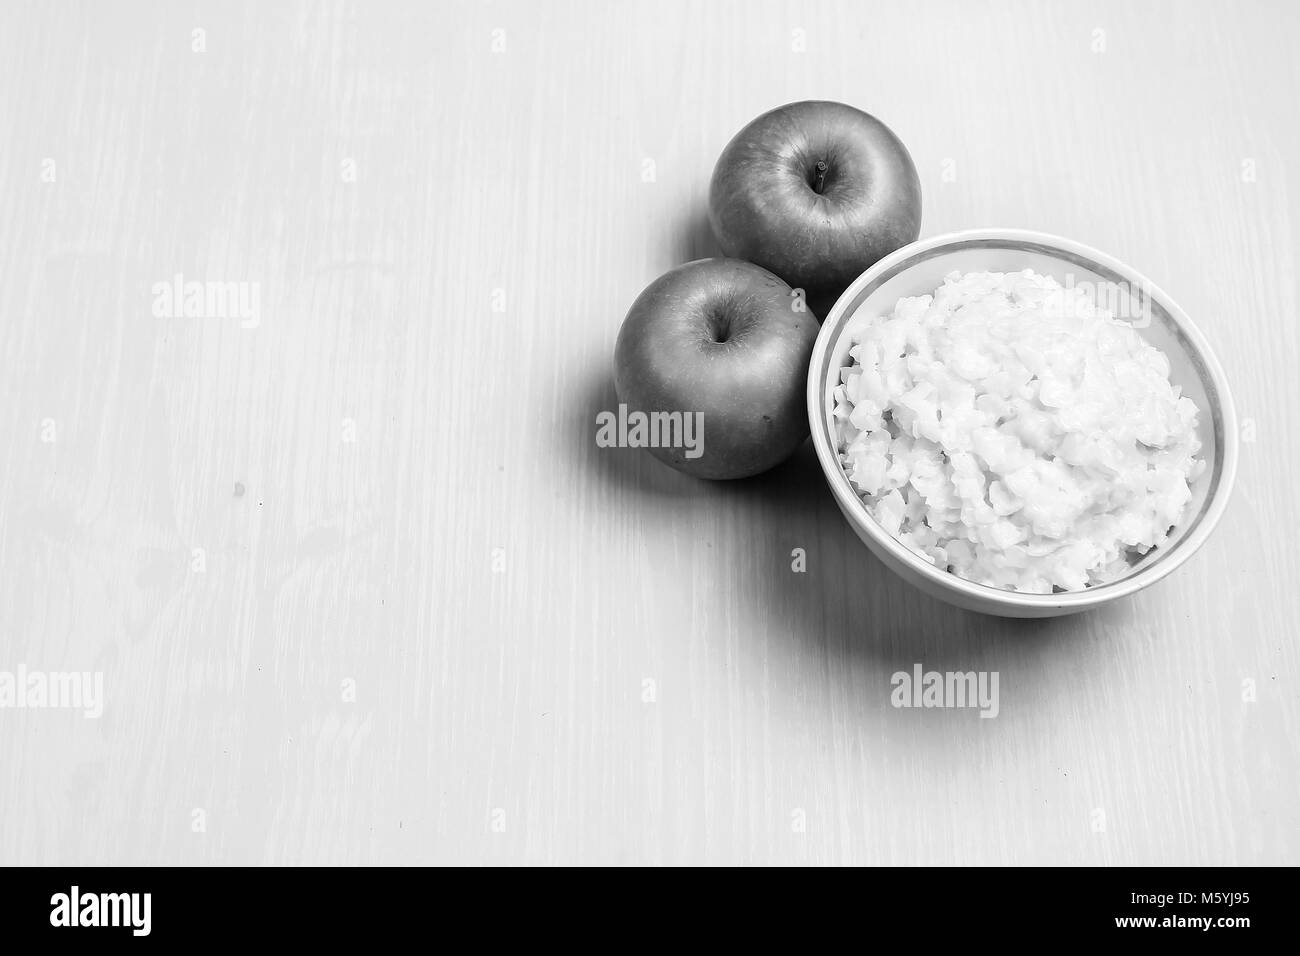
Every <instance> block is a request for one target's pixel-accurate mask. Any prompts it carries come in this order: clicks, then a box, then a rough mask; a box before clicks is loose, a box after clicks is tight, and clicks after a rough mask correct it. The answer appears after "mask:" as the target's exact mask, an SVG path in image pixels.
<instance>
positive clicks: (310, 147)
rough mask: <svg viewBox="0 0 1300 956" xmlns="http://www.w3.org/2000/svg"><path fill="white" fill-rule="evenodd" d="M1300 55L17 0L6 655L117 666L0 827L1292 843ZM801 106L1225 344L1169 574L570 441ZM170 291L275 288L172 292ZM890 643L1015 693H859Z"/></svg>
mask: <svg viewBox="0 0 1300 956" xmlns="http://www.w3.org/2000/svg"><path fill="white" fill-rule="evenodd" d="M195 29H202V30H204V31H205V33H204V34H203V38H204V44H205V49H204V51H203V52H195V51H194V49H193V45H194V34H193V33H192V31H193V30H195ZM497 31H501V32H497ZM797 31H802V32H801V33H800V32H797ZM1099 31H1100V32H1099ZM800 40H802V42H803V47H802V49H801V48H800ZM1297 40H1300V14H1298V12H1297V7H1296V5H1295V4H1291V3H1284V2H1281V0H1279V2H1273V3H1268V2H1248V3H1242V4H1233V5H1231V6H1228V5H1224V4H1215V3H1211V2H1185V3H1174V2H1165V3H1144V4H1131V3H1121V2H1086V3H1074V4H1070V5H1064V4H1044V3H1032V2H1024V3H971V2H962V3H956V2H952V3H938V2H917V0H909V2H897V3H894V2H890V3H870V4H864V3H858V2H848V0H844V2H826V3H796V2H755V3H745V4H740V3H708V4H705V3H682V2H661V0H653V2H637V3H619V4H611V3H600V2H596V0H591V2H582V3H578V2H568V3H559V2H544V3H526V2H496V3H483V4H466V5H457V4H448V3H434V4H422V3H415V2H410V3H405V4H397V3H372V2H365V3H361V2H353V3H345V4H334V5H319V4H307V3H302V4H284V3H274V4H269V3H252V2H249V3H246V4H242V5H238V4H235V5H232V4H227V3H215V2H199V3H194V4H185V5H176V4H167V3H162V2H158V3H150V4H125V3H113V4H107V3H102V4H101V3H90V2H86V3H81V4H46V3H42V4H31V5H27V6H16V5H13V4H5V5H4V9H3V12H2V13H0V135H2V136H3V139H2V140H0V145H2V148H0V213H2V214H0V323H2V325H0V328H2V329H3V335H0V368H2V369H3V372H2V374H0V429H2V431H3V442H2V443H0V448H2V449H3V450H2V451H0V624H2V625H3V629H2V631H0V670H3V669H12V668H14V667H16V666H17V665H18V664H20V663H21V664H24V665H25V666H27V667H28V668H32V669H45V670H51V671H53V670H64V669H66V670H98V671H102V672H103V673H104V681H105V697H106V701H105V710H104V715H103V717H102V718H100V719H99V720H88V719H83V718H82V717H81V716H80V715H78V714H76V713H72V712H68V711H60V710H0V863H22V864H35V863H40V864H45V863H63V864H142V863H169V864H170V863H207V864H227V863H268V864H271V863H275V864H281V863H323V864H344V863H349V864H351V863H416V862H447V863H483V862H491V863H578V862H590V863H628V862H637V863H793V864H804V863H818V864H822V863H827V864H844V863H957V864H966V863H997V864H1001V863H1030V862H1042V863H1080V864H1131V863H1167V864H1210V863H1230V864H1232V863H1292V864H1294V863H1297V862H1300V816H1298V810H1297V804H1298V801H1297V795H1298V794H1300V773H1298V766H1300V761H1298V759H1297V745H1296V737H1297V733H1298V732H1300V726H1298V719H1300V707H1298V698H1297V677H1298V676H1300V668H1298V666H1297V664H1298V661H1297V650H1296V635H1297V625H1300V613H1298V612H1300V605H1298V602H1297V598H1296V587H1295V583H1294V582H1295V581H1296V580H1297V578H1300V567H1297V563H1298V562H1297V557H1296V549H1295V547H1294V544H1293V538H1294V532H1295V530H1296V528H1297V526H1298V525H1300V509H1298V508H1297V504H1296V494H1295V481H1294V474H1295V471H1296V468H1297V466H1298V465H1300V447H1298V446H1297V438H1296V435H1297V432H1298V431H1300V420H1298V418H1297V416H1298V415H1300V386H1298V385H1297V376H1296V374H1295V367H1296V359H1297V354H1298V350H1297V340H1296V315H1297V305H1298V303H1297V291H1296V290H1297V252H1298V251H1300V246H1298V245H1297V238H1298V237H1297V229H1298V228H1300V187H1297V184H1296V182H1295V180H1294V177H1295V174H1296V171H1297V168H1298V163H1300V122H1298V121H1297V117H1296V113H1295V102H1296V92H1297V90H1300V67H1297V64H1296V59H1295V56H1294V50H1295V47H1296V43H1297ZM494 47H495V49H494ZM502 47H504V48H502ZM811 97H817V98H828V99H838V100H844V101H847V102H850V103H854V104H857V105H859V106H862V107H863V108H865V109H867V110H869V111H870V112H872V113H874V114H876V115H877V116H879V117H881V118H882V119H883V120H885V121H886V122H887V123H889V124H890V125H891V126H892V127H893V129H894V130H895V131H896V132H897V133H898V134H899V135H900V136H901V137H902V139H903V140H904V141H905V142H906V143H907V144H908V146H909V148H910V149H911V151H912V154H913V157H914V159H915V160H916V164H917V167H918V169H919V170H920V174H921V178H922V184H923V189H924V194H925V220H924V226H923V230H922V234H923V235H932V234H935V233H938V232H944V231H949V230H953V229H958V228H967V227H975V226H1017V227H1025V228H1035V229H1042V230H1045V231H1050V232H1055V233H1060V234H1062V235H1066V236H1070V237H1072V238H1075V239H1078V240H1080V241H1083V242H1086V243H1089V244H1091V245H1094V246H1097V247H1099V248H1101V249H1104V250H1106V251H1108V252H1110V253H1112V254H1114V255H1116V256H1118V257H1119V258H1121V259H1123V260H1125V261H1127V262H1129V263H1131V264H1133V265H1134V266H1135V267H1137V268H1138V269H1140V270H1142V271H1143V272H1145V273H1146V274H1147V275H1149V276H1151V277H1152V278H1153V279H1154V280H1155V281H1156V282H1157V283H1159V284H1160V285H1161V286H1163V287H1164V288H1165V289H1167V290H1168V291H1170V292H1171V293H1172V295H1173V296H1174V297H1175V298H1176V299H1177V300H1178V301H1179V302H1180V303H1181V304H1182V305H1183V306H1184V308H1185V309H1186V310H1187V311H1188V313H1189V314H1190V315H1192V316H1193V318H1194V319H1195V321H1196V322H1197V323H1198V324H1199V325H1200V327H1201V328H1202V329H1203V330H1204V331H1205V332H1206V334H1207V336H1208V337H1209V338H1210V340H1211V341H1212V342H1213V344H1214V346H1215V348H1216V350H1217V351H1218V354H1219V356H1220V358H1221V359H1222V361H1223V363H1224V365H1225V367H1226V369H1227V372H1228V375H1229V377H1230V380H1231V381H1232V383H1233V387H1234V391H1235V397H1236V401H1237V406H1238V410H1239V414H1240V415H1241V417H1242V418H1243V428H1244V429H1245V431H1244V432H1243V438H1244V439H1245V444H1244V445H1243V452H1244V455H1243V461H1242V466H1241V474H1240V477H1239V483H1238V487H1237V492H1236V496H1235V499H1234V501H1233V503H1232V505H1231V507H1230V509H1229V511H1228V514H1227V516H1226V518H1225V520H1224V523H1223V525H1222V526H1221V528H1220V530H1219V531H1218V532H1217V534H1216V536H1215V537H1214V538H1213V539H1212V540H1211V542H1210V544H1209V545H1208V546H1207V547H1206V548H1205V550H1204V551H1203V552H1202V553H1201V554H1199V555H1198V556H1197V557H1196V558H1194V559H1193V560H1192V561H1191V562H1190V563H1189V564H1188V565H1187V566H1185V567H1184V568H1183V569H1181V570H1180V571H1179V572H1178V573H1177V574H1175V575H1174V576H1173V577H1172V578H1170V579H1168V580H1167V581H1165V582H1163V583H1161V584H1159V585H1157V586H1155V587H1154V588H1152V589H1150V590H1149V591H1148V592H1144V593H1143V594H1141V595H1139V596H1138V597H1136V598H1135V599H1133V600H1130V601H1127V602H1124V603H1123V604H1121V605H1120V606H1118V607H1115V608H1112V609H1108V610H1105V611H1101V612H1097V613H1093V614H1089V615H1086V616H1082V617H1076V618H1067V619H1062V620H1057V621H1049V622H1037V623H1034V622H1005V621H999V620H996V619H991V618H984V617H980V616H977V615H973V614H967V613H965V612H960V611H957V610H954V609H950V608H948V607H946V606H944V605H942V604H939V603H936V602H934V601H932V600H931V599H928V598H926V597H924V596H923V595H921V594H919V593H917V592H916V591H914V590H912V589H910V588H908V587H907V586H905V585H904V584H902V583H901V582H900V581H898V580H896V579H895V578H894V577H892V576H891V575H890V574H889V572H887V571H886V570H885V569H884V568H883V567H882V566H880V565H879V564H878V563H877V562H876V561H875V560H874V559H873V558H871V556H870V555H869V554H868V553H867V551H866V550H865V549H864V548H863V547H862V546H861V545H860V544H859V543H858V542H857V540H856V538H855V537H854V536H853V534H852V532H851V531H850V529H849V528H848V526H847V525H846V524H845V523H844V522H843V520H842V519H841V518H840V517H839V515H838V513H837V511H836V510H835V507H834V505H833V503H832V501H831V498H830V495H829V493H828V492H827V490H826V488H825V486H824V483H823V481H822V479H821V476H820V474H819V472H818V470H817V467H816V463H815V461H814V459H813V457H812V455H811V453H810V451H809V450H807V449H805V452H804V453H802V454H801V455H800V456H798V457H797V458H796V459H794V460H793V461H792V462H791V463H789V464H788V465H786V466H784V467H782V468H781V469H779V470H778V471H776V472H774V473H771V474H769V475H768V476H765V477H762V478H759V479H756V480H752V481H748V482H744V483H739V484H730V485H712V484H704V483H699V482H696V481H693V480H690V479H687V478H685V477H683V476H680V475H677V474H675V473H673V472H671V471H669V470H667V469H665V468H663V467H662V466H660V465H659V464H658V463H656V462H655V461H653V460H651V459H650V458H649V457H648V456H646V455H644V454H642V453H638V452H636V451H622V450H603V449H599V448H597V447H596V445H595V442H594V434H595V424H594V421H595V415H596V413H597V412H598V411H600V410H602V409H607V408H612V407H614V402H615V399H614V396H613V393H612V388H611V384H610V357H611V354H612V351H613V344H614V338H615V335H616V334H617V331H618V327H619V324H620V322H621V320H622V318H623V315H624V313H625V311H626V309H627V307H628V305H629V304H630V302H631V301H632V299H633V298H634V297H635V296H636V294H637V293H638V292H639V291H640V290H641V288H642V287H643V286H644V285H645V284H646V283H648V282H649V281H650V280H651V279H652V278H654V277H655V276H656V275H658V274H659V273H661V272H663V271H665V270H666V269H668V268H670V267H671V266H673V265H676V264H678V263H680V262H682V261H685V260H687V259H690V258H695V257H699V256H701V255H708V254H711V253H712V252H714V248H713V243H712V240H711V239H710V237H709V234H708V229H707V225H706V223H705V219H704V199H705V192H706V188H707V182H708V176H709V173H710V170H711V167H712V163H713V160H714V158H715V157H716V155H717V154H718V152H719V151H720V150H721V148H722V146H723V145H724V144H725V142H726V141H727V139H729V138H730V136H731V135H732V134H733V133H734V132H735V131H736V130H737V129H738V128H739V127H740V126H741V125H743V124H744V123H745V122H747V121H748V120H749V119H751V118H752V117H753V116H755V115H757V114H758V113H760V112H762V111H763V110H765V109H767V108H769V107H771V106H773V105H776V104H779V103H782V102H786V101H790V100H795V99H802V98H811ZM47 161H52V162H53V166H52V167H51V166H50V165H49V162H47ZM651 164H652V165H651ZM51 169H52V170H53V171H54V172H55V176H54V180H53V181H52V182H51V181H47V180H48V179H49V177H48V175H47V173H48V171H50V170H51ZM352 173H355V175H354V176H352ZM651 173H652V174H653V175H651ZM177 273H181V274H183V275H184V276H185V277H186V278H187V279H198V280H213V281H221V282H230V281H234V282H247V283H257V288H258V290H259V296H260V324H258V325H257V327H256V328H242V327H241V325H240V323H239V321H238V320H237V319H231V318H220V317H209V318H167V317H162V318H160V317H157V316H156V315H155V314H154V312H153V311H152V308H151V306H152V303H153V300H154V296H153V294H152V286H153V284H154V283H156V282H158V281H167V280H170V279H171V277H172V276H173V275H175V274H177ZM51 424H52V425H53V426H54V431H53V433H52V434H53V436H54V437H55V440H54V441H48V440H42V439H43V438H49V437H50V435H51V433H49V432H48V429H47V426H49V425H51ZM237 483H238V485H239V486H240V487H242V489H243V494H237V488H236V486H237ZM196 548H197V549H203V555H204V560H205V567H204V569H203V570H202V571H199V572H196V571H195V570H194V549H196ZM794 548H803V549H805V550H806V553H807V556H808V570H807V572H806V573H803V574H797V573H793V572H792V571H791V557H790V555H791V551H792V549H794ZM914 662H922V663H924V665H925V666H926V667H927V668H935V669H940V670H967V669H977V670H996V671H998V672H999V674H1000V689H1001V713H1000V716H999V717H998V718H997V719H995V720H980V719H977V718H976V717H975V715H974V713H972V712H969V711H964V712H963V711H914V710H895V709H893V708H892V707H890V705H889V676H890V674H891V673H893V672H894V671H896V670H899V669H909V668H910V667H911V665H912V664H913V663H914ZM349 680H351V681H354V682H355V687H356V700H355V702H349V701H347V700H345V699H344V693H343V691H342V688H343V686H344V683H343V682H345V681H349ZM1246 680H1251V681H1254V683H1255V687H1256V689H1257V692H1256V695H1255V696H1256V699H1255V700H1254V701H1253V702H1252V701H1246V700H1243V681H1246ZM646 681H652V682H653V683H652V684H647V683H646ZM647 689H650V690H651V691H652V692H653V693H650V692H648V690H647ZM649 696H653V700H652V701H647V700H646V699H645V698H646V697H649ZM196 809H201V810H203V811H204V813H205V818H204V819H205V821H206V828H205V829H204V830H203V831H202V832H195V830H194V827H193V825H192V824H193V821H194V819H195V817H194V811H195V810H196ZM1098 810H1100V811H1102V813H1104V821H1105V827H1104V830H1098V829H1097V828H1096V827H1095V826H1094V824H1095V822H1096V821H1098V820H1099V819H1100V817H1098V815H1097V811H1098ZM801 819H802V820H804V821H806V827H804V828H803V829H802V830H800V828H799V826H797V824H798V822H799V821H800V820H801ZM494 824H495V826H494Z"/></svg>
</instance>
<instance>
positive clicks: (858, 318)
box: [817, 237, 1227, 599]
mask: <svg viewBox="0 0 1300 956" xmlns="http://www.w3.org/2000/svg"><path fill="white" fill-rule="evenodd" d="M918 245H920V246H922V247H923V248H920V249H918V250H917V251H916V252H914V253H912V254H911V255H904V256H902V257H900V258H899V259H898V260H897V261H895V262H893V263H892V264H888V260H886V262H885V263H882V265H886V266H887V267H886V268H884V269H883V270H881V271H880V272H879V274H878V275H876V276H874V277H873V278H871V279H869V280H868V281H866V282H863V281H862V279H860V280H859V281H858V282H857V283H855V284H854V286H852V287H850V289H849V291H848V292H846V293H845V296H844V298H843V299H841V301H840V302H839V303H837V304H836V307H835V309H834V310H833V311H832V312H831V314H830V315H829V316H828V317H827V321H828V322H832V323H834V325H833V326H832V329H831V332H830V335H831V338H830V345H829V347H828V348H827V350H826V352H825V355H824V357H823V366H822V368H821V370H820V371H819V373H817V374H819V380H820V381H821V383H822V419H823V423H824V427H825V429H826V433H825V435H824V436H823V437H828V438H829V442H830V446H831V448H832V449H834V452H835V456H836V459H837V460H838V455H839V447H838V440H837V437H836V432H835V423H834V418H833V411H834V397H833V393H834V389H835V386H837V385H838V384H839V381H840V369H841V368H843V367H844V366H845V365H847V364H848V362H849V349H850V348H851V347H852V345H853V343H854V341H855V340H856V338H857V334H855V333H857V332H858V331H859V330H861V329H862V327H863V326H864V325H865V324H869V323H870V322H872V321H874V320H876V319H877V318H879V317H880V316H882V315H887V314H888V313H889V312H891V311H892V310H893V307H894V303H895V302H897V301H898V299H900V298H902V297H903V296H913V295H926V294H929V293H932V292H934V290H935V289H937V288H939V286H941V285H942V284H943V279H944V276H946V275H948V274H949V273H951V272H953V271H960V272H979V271H991V272H1018V271H1020V270H1023V269H1033V270H1034V271H1035V272H1037V273H1039V274H1040V275H1049V276H1052V277H1053V278H1055V279H1056V280H1057V281H1058V282H1060V283H1061V284H1062V285H1069V284H1073V285H1074V286H1076V287H1080V288H1083V289H1085V290H1086V291H1088V292H1089V294H1090V295H1092V296H1093V298H1094V301H1097V302H1098V304H1101V305H1103V306H1105V307H1107V308H1109V309H1110V310H1111V312H1112V313H1114V314H1116V317H1117V318H1122V319H1124V320H1125V321H1131V322H1132V323H1133V324H1134V325H1135V326H1136V327H1138V328H1139V329H1140V332H1141V334H1142V336H1143V337H1144V338H1145V339H1146V340H1147V341H1148V342H1149V343H1151V344H1152V345H1154V346H1155V347H1156V348H1158V349H1160V350H1161V351H1162V352H1164V353H1165V355H1166V356H1168V358H1169V365H1170V380H1171V381H1172V382H1173V383H1174V384H1175V385H1178V386H1180V387H1181V388H1182V391H1183V394H1184V395H1186V396H1187V397H1189V398H1190V399H1192V401H1194V402H1195V403H1196V407H1197V408H1198V409H1199V410H1200V415H1199V416H1198V418H1197V432H1198V435H1199V437H1200V439H1201V452H1200V454H1201V455H1202V457H1203V458H1204V459H1205V461H1206V469H1205V471H1204V473H1203V474H1202V475H1201V476H1200V477H1199V478H1198V479H1197V480H1196V481H1195V482H1194V483H1193V484H1192V489H1191V490H1192V500H1191V503H1190V504H1189V505H1188V509H1187V517H1186V518H1185V519H1184V520H1183V522H1182V523H1181V524H1180V525H1179V526H1177V527H1175V528H1174V529H1173V530H1172V531H1171V532H1170V536H1169V540H1168V541H1167V542H1166V544H1165V545H1164V546H1162V547H1160V548H1156V549H1154V550H1153V551H1151V552H1149V553H1148V554H1147V555H1145V556H1144V557H1143V558H1142V559H1141V560H1140V561H1137V562H1136V563H1135V564H1134V565H1133V567H1132V568H1131V569H1130V570H1129V572H1128V573H1127V574H1126V575H1125V577H1124V578H1121V579H1120V581H1117V582H1112V583H1111V584H1106V585H1102V586H1100V587H1096V588H1089V589H1088V590H1087V592H1086V593H1089V594H1096V595H1098V597H1100V596H1101V593H1102V592H1105V590H1106V589H1107V588H1113V587H1115V585H1116V584H1119V583H1121V582H1123V581H1130V580H1131V579H1132V578H1133V577H1134V576H1135V575H1138V574H1140V573H1142V572H1143V571H1145V570H1147V569H1149V568H1150V567H1152V566H1153V565H1155V564H1156V563H1158V562H1161V561H1164V560H1166V559H1167V558H1168V556H1169V555H1170V554H1172V553H1173V552H1174V551H1175V550H1176V549H1178V548H1179V546H1180V544H1181V543H1182V542H1183V541H1185V540H1186V539H1187V538H1188V537H1189V536H1190V535H1192V534H1193V532H1194V531H1195V529H1196V528H1197V526H1198V525H1200V523H1201V522H1202V520H1204V519H1205V517H1206V514H1207V512H1208V510H1209V508H1210V506H1211V503H1212V502H1214V500H1215V497H1216V493H1217V492H1218V490H1219V488H1220V486H1221V485H1222V483H1223V482H1224V481H1225V468H1224V447H1225V428H1226V427H1227V423H1226V422H1225V420H1224V414H1225V411H1224V404H1225V403H1224V400H1223V399H1224V397H1223V396H1221V395H1220V394H1219V389H1218V388H1217V387H1216V384H1215V376H1214V375H1213V374H1211V371H1210V369H1209V368H1208V366H1207V360H1206V358H1205V355H1204V353H1203V352H1202V350H1201V348H1200V347H1198V345H1197V343H1196V342H1194V341H1193V338H1194V337H1196V336H1198V333H1196V332H1195V330H1194V329H1191V327H1190V323H1189V325H1188V328H1184V327H1183V326H1182V325H1180V319H1177V318H1175V316H1174V313H1175V312H1176V311H1177V306H1176V305H1174V304H1173V303H1172V302H1171V301H1170V300H1169V299H1168V298H1167V297H1166V296H1164V294H1163V293H1161V292H1160V291H1159V290H1158V289H1156V288H1155V287H1153V286H1152V285H1150V283H1148V282H1147V281H1146V280H1145V279H1144V278H1143V277H1142V276H1141V275H1140V274H1138V273H1135V272H1132V271H1131V270H1127V269H1126V268H1124V267H1122V266H1120V265H1119V264H1118V263H1114V262H1105V261H1102V260H1100V259H1099V258H1096V257H1094V256H1093V255H1089V254H1086V253H1083V252H1077V251H1074V250H1070V249H1064V248H1058V247H1056V246H1054V245H1052V244H1050V243H1048V242H1043V241H1031V240H1027V239H1013V238H1005V239H999V238H987V237H979V238H971V239H965V240H962V239H956V240H954V241H951V242H946V243H943V244H940V245H936V246H934V247H931V248H924V246H925V245H926V244H925V243H924V242H923V243H919V244H918ZM872 271H873V272H874V271H876V270H874V269H873V270H872ZM868 276H870V273H868ZM868 276H863V277H862V278H863V279H867V278H868ZM1085 283H1086V284H1085ZM1181 321H1183V322H1185V321H1186V318H1185V317H1181ZM837 471H838V474H837V475H836V474H832V475H829V476H828V477H829V479H830V480H831V481H832V482H835V481H839V482H842V483H843V485H844V486H845V487H847V488H848V490H849V493H850V494H851V495H852V496H853V497H854V499H857V492H856V489H854V488H853V487H852V485H851V483H850V482H849V480H848V477H847V476H846V475H845V474H844V472H843V469H842V468H841V469H837ZM861 517H862V518H863V519H865V521H867V522H868V523H870V524H872V525H875V519H874V518H872V517H871V516H870V514H869V513H868V512H867V510H866V508H865V506H864V507H862V509H861ZM878 530H879V531H880V534H881V535H883V536H885V537H886V538H890V540H891V541H892V540H893V539H892V537H890V536H889V535H888V534H887V533H886V532H885V531H884V529H883V528H878ZM894 544H896V545H897V547H898V548H899V549H902V550H904V551H906V549H905V548H904V547H903V545H902V544H901V543H899V542H894ZM907 554H908V555H910V552H907ZM916 561H917V562H919V563H920V564H924V563H925V562H923V561H922V559H920V558H916ZM934 570H935V571H937V573H939V574H940V575H942V576H947V575H946V572H943V571H941V570H939V569H934ZM967 583H968V584H973V582H967ZM974 586H975V587H981V588H983V590H986V591H988V592H990V593H991V594H1007V593H1011V592H1003V591H999V590H997V589H994V588H986V587H983V586H981V585H974ZM1018 597H1029V596H1028V595H1024V596H1020V595H1018ZM1042 597H1044V598H1047V599H1050V598H1051V597H1052V596H1050V595H1043V596H1042Z"/></svg>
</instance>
